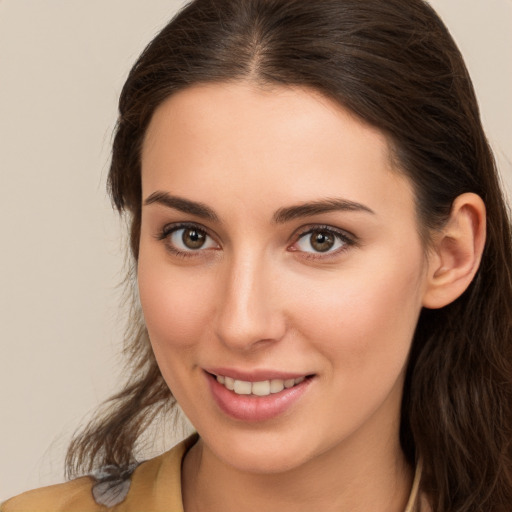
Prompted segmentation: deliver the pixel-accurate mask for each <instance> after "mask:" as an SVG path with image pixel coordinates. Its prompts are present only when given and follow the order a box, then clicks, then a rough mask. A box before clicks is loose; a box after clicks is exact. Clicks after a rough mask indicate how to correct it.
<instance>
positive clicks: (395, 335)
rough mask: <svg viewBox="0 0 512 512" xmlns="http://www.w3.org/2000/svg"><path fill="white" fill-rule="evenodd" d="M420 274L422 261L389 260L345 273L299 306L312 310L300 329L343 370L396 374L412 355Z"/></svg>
mask: <svg viewBox="0 0 512 512" xmlns="http://www.w3.org/2000/svg"><path fill="white" fill-rule="evenodd" d="M415 261H418V260H417V259H416V260H415ZM379 267H380V268H379ZM420 274H421V269H420V268H419V267H418V266H417V265H416V266H411V267H410V268H406V266H404V265H401V266H398V265H396V264H395V265H394V266H393V265H392V264H383V265H382V266H380V265H379V266H376V267H375V268H372V266H366V267H364V272H363V271H361V272H358V271H355V270H354V271H350V272H347V273H346V274H343V275H340V276H339V278H338V279H333V281H332V283H329V285H328V286H323V287H318V288H317V289H316V290H315V289H313V291H312V292H311V293H308V294H307V301H304V302H303V303H302V304H301V305H300V306H297V309H298V310H302V311H303V312H307V315H304V316H303V318H304V319H305V320H303V321H302V323H301V326H300V330H301V331H302V332H303V334H304V335H305V337H306V338H308V339H310V340H312V342H313V343H315V345H316V348H317V350H318V351H319V352H322V353H323V355H324V356H325V358H326V359H328V360H329V361H330V363H331V367H332V371H333V373H335V374H337V375H340V376H342V377H343V376H346V375H351V378H354V374H355V373H357V374H358V376H359V375H361V376H362V375H373V376H374V377H377V376H378V375H379V374H380V373H381V372H383V371H385V372H389V374H390V375H392V374H396V373H397V372H400V371H401V370H402V368H403V365H404V363H405V360H406V358H407V354H408V352H409V348H410V344H411V341H412V337H413V334H414V330H415V327H416V323H417V320H418V315H419V312H420V309H421V279H420ZM324 284H325V283H324ZM298 318H300V317H298ZM339 370H342V371H339ZM347 372H349V373H347ZM352 372H353V373H352Z"/></svg>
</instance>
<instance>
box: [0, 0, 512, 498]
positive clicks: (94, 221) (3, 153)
mask: <svg viewBox="0 0 512 512" xmlns="http://www.w3.org/2000/svg"><path fill="white" fill-rule="evenodd" d="M182 4H183V2H182V1H179V0H176V1H171V0H151V2H142V1H141V0H109V1H105V0H73V1H70V0H0V191H1V196H0V198H1V199H0V233H1V242H0V244H1V250H0V315H1V321H2V337H1V352H0V362H1V367H0V390H1V391H0V439H1V442H0V500H1V499H3V498H6V497H8V496H11V495H13V494H16V493H18V492H21V491H22V490H25V489H28V488H32V487H38V486H41V485H46V484H49V483H53V482H59V481H62V480H63V472H62V468H63V455H64V451H65V447H66V444H67V442H68V441H69V438H70V436H71V434H72V432H73V431H74V429H75V428H76V427H77V426H78V425H79V423H80V422H81V420H82V419H83V418H84V416H85V415H87V414H88V413H89V412H90V411H91V410H92V409H93V408H94V407H95V406H96V405H97V404H98V403H99V402H101V401H102V400H104V399H105V398H106V397H107V396H108V395H109V394H110V393H111V392H112V391H114V389H115V385H116V382H118V379H119V377H120V371H121V365H120V357H119V355H118V354H119V350H120V342H121V340H122V331H123V323H122V317H121V316H120V315H119V306H118V304H119V299H120V288H119V286H118V285H119V283H120V282H121V281H122V278H123V276H124V274H123V268H124V267H123V262H124V253H125V251H124V243H123V242H122V241H121V238H122V237H121V235H120V233H121V232H122V231H123V226H122V225H121V224H120V223H119V221H118V220H117V218H116V216H115V215H114V214H113V213H112V209H111V207H110V203H109V200H108V198H107V196H106V193H105V178H106V174H107V172H108V161H109V152H110V147H109V146H110V141H111V133H112V129H113V127H114V123H115V119H116V103H117V97H118V95H119V92H120V89H121V86H122V83H123V81H124V79H125V77H126V75H127V72H128V70H129V68H130V66H131V64H133V62H134V60H135V58H136V57H137V55H138V54H139V53H140V51H141V50H142V49H143V47H144V46H145V44H146V43H147V42H149V40H150V39H151V38H152V37H153V36H154V35H155V34H156V33H157V31H158V29H159V28H161V27H162V26H163V25H164V24H165V22H166V21H167V20H168V19H169V18H170V17H171V16H172V15H173V13H174V12H175V10H176V9H177V8H178V7H179V6H180V5H182ZM432 4H433V5H434V6H435V7H436V8H438V10H439V12H440V14H441V15H442V17H443V18H444V19H445V21H446V23H447V25H448V27H449V28H450V29H451V30H452V33H453V34H454V36H455V38H456V40H457V41H458V43H459V45H460V47H461V50H462V52H463V54H464V55H465V57H466V60H467V64H468V67H469V69H470V72H471V74H472V76H473V79H474V83H475V87H476V89H477V93H478V96H479V99H480V102H481V107H482V115H483V120H484V124H485V126H486V129H487V132H488V135H489V138H490V140H491V142H492V144H493V147H494V148H495V150H496V154H497V157H498V161H499V164H500V167H501V169H502V173H503V177H504V179H505V180H506V181H507V188H508V190H509V191H512V164H511V162H512V155H511V144H510V143H511V141H512V102H511V91H512V66H511V64H510V63H511V62H512V59H511V49H512V2H511V1H510V0H436V1H434V0H432Z"/></svg>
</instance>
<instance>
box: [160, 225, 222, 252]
mask: <svg viewBox="0 0 512 512" xmlns="http://www.w3.org/2000/svg"><path fill="white" fill-rule="evenodd" d="M159 239H160V240H165V241H166V244H167V247H168V248H169V249H170V250H171V251H172V252H174V253H176V254H183V253H192V252H196V251H199V250H206V249H217V248H218V247H219V246H218V244H217V243H216V242H215V241H214V240H213V238H212V237H211V236H210V235H208V234H207V233H206V231H205V230H204V229H201V228H200V227H198V226H195V225H182V224H181V225H174V226H166V227H165V228H164V230H163V231H162V233H161V235H160V236H159Z"/></svg>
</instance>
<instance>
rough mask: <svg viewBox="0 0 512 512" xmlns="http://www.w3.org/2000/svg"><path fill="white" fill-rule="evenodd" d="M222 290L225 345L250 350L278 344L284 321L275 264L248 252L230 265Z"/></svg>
mask: <svg viewBox="0 0 512 512" xmlns="http://www.w3.org/2000/svg"><path fill="white" fill-rule="evenodd" d="M222 280H223V286H221V287H220V290H221V296H220V297H219V303H218V304H219V306H218V317H217V326H216V327H217V335H218V337H219V339H220V340H221V341H222V343H224V344H225V345H228V346H230V347H231V348H235V349H239V350H250V349H252V348H254V347H255V346H259V345H261V344H262V343H263V342H271V341H277V340H278V339H279V338H280V337H281V336H282V335H283V331H284V318H283V316H282V311H281V310H280V308H279V301H278V300H276V299H277V297H276V296H275V292H276V291H277V290H276V286H275V285H276V283H275V280H274V279H273V269H272V262H271V261H268V260H267V259H265V258H264V257H263V256H262V255H261V254H258V253H257V252H256V251H250V250H246V251H244V253H243V254H239V255H237V256H236V257H233V258H232V259H231V261H230V262H229V263H227V265H226V267H225V269H224V272H223V275H222Z"/></svg>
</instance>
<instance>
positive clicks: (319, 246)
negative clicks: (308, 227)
mask: <svg viewBox="0 0 512 512" xmlns="http://www.w3.org/2000/svg"><path fill="white" fill-rule="evenodd" d="M335 241H336V240H335V238H334V236H333V234H332V233H329V232H327V231H313V233H311V236H310V238H309V243H310V244H311V247H313V249H315V251H318V252H326V251H328V250H329V249H332V248H333V246H334V242H335Z"/></svg>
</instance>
